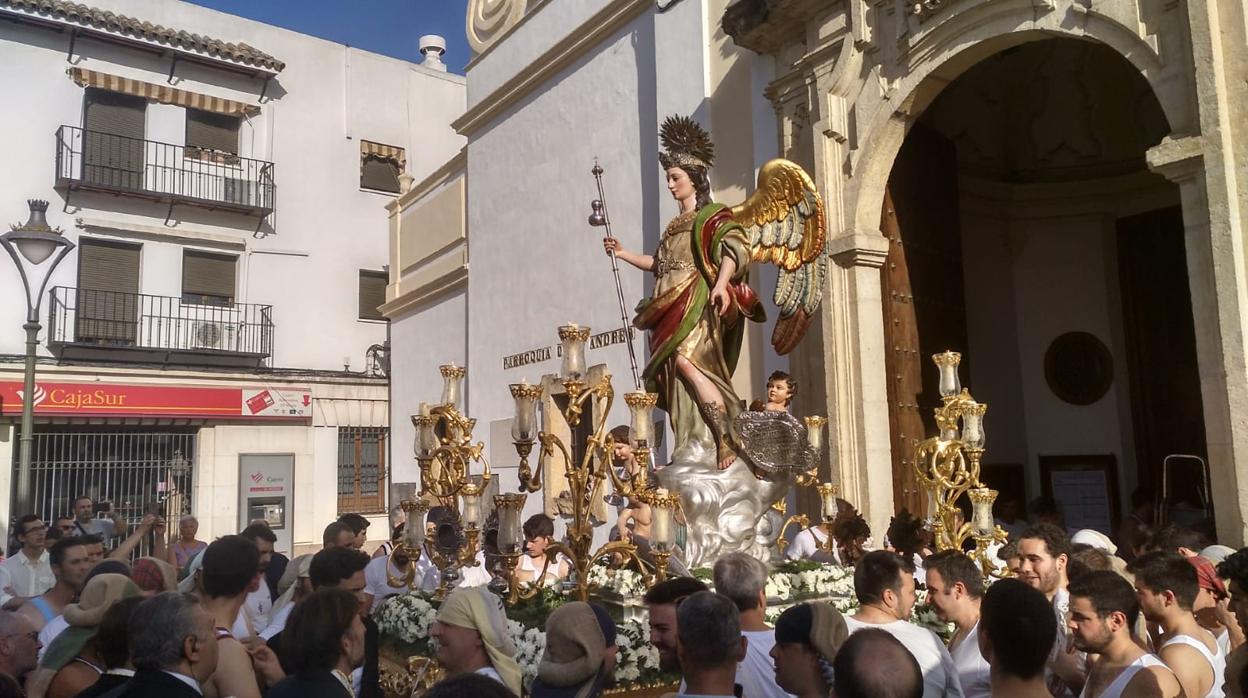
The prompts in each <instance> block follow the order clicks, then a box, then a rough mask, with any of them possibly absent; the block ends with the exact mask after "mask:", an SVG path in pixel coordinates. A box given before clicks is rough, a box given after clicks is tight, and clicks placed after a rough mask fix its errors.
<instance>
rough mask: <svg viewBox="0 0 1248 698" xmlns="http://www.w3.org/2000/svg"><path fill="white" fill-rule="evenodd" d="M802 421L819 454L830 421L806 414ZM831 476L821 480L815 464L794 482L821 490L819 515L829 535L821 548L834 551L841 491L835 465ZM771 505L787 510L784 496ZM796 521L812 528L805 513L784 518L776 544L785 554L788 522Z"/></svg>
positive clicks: (811, 445)
mask: <svg viewBox="0 0 1248 698" xmlns="http://www.w3.org/2000/svg"><path fill="white" fill-rule="evenodd" d="M802 421H804V422H805V423H806V440H807V441H808V442H809V443H810V447H811V448H812V449H813V450H814V452H815V455H816V457H818V454H819V453H820V451H822V450H823V429H824V427H826V426H827V425H828V418H827V417H817V416H810V417H805V418H803V420H802ZM816 462H817V461H816ZM830 476H831V481H830V482H826V483H820V482H819V474H818V472H817V470H815V469H813V468H812V469H811V470H809V471H807V472H804V473H800V474H799V475H798V476H797V478H796V479H795V480H794V482H793V484H795V485H797V486H798V487H814V488H815V490H816V491H817V492H818V493H819V500H820V502H821V506H820V510H821V511H820V514H821V517H820V518H821V519H822V521H821V522H820V523H821V524H822V525H823V526H825V527H826V528H827V529H828V537H827V539H825V541H824V543H823V546H822V548H823V549H824V552H826V553H828V554H829V555H831V554H832V552H833V550H834V549H835V545H836V543H835V542H834V541H833V539H832V522H833V521H834V520H835V519H836V515H837V504H836V500H837V497H838V496H839V495H840V486H839V485H837V484H836V482H837V479H836V469H835V468H833V469H832V472H831V474H830ZM772 508H773V509H775V510H776V511H778V512H779V513H780V515H781V516H783V515H784V514H785V513H787V507H786V506H785V502H784V500H783V499H782V500H780V501H778V502H776V503H775V504H773V505H772ZM793 525H796V526H798V527H799V528H801V529H807V528H810V517H809V516H807V515H805V514H794V515H793V516H790V517H789V518H787V519H785V521H784V524H783V525H782V526H781V527H780V535H779V537H778V538H776V545H777V546H778V547H779V548H780V554H781V555H783V554H784V550H785V548H787V547H789V541H788V538H787V537H786V536H785V533H786V532H787V531H788V529H789V526H793Z"/></svg>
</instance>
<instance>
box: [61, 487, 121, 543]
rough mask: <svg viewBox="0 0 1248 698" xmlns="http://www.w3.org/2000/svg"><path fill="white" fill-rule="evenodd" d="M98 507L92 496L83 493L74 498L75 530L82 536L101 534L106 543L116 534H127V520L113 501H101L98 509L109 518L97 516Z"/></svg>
mask: <svg viewBox="0 0 1248 698" xmlns="http://www.w3.org/2000/svg"><path fill="white" fill-rule="evenodd" d="M96 511H97V507H96V506H95V503H94V502H93V501H91V498H90V497H88V496H86V495H82V496H80V497H78V498H77V499H75V500H74V532H75V533H76V534H77V535H80V536H100V537H101V538H103V539H104V541H105V543H107V542H108V541H109V540H111V539H112V538H114V537H116V536H124V535H126V520H125V519H123V518H122V517H121V516H120V515H119V514H118V513H117V512H116V511H115V510H114V509H113V505H112V503H111V502H100V505H99V507H98V511H100V512H101V513H104V514H106V515H107V516H108V518H106V519H103V518H97V517H96V516H95V512H96Z"/></svg>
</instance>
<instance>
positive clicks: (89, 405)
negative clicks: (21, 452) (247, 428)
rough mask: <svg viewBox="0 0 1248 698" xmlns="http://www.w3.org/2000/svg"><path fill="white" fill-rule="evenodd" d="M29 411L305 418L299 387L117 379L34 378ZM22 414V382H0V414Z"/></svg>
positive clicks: (308, 412) (307, 398)
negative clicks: (212, 385)
mask: <svg viewBox="0 0 1248 698" xmlns="http://www.w3.org/2000/svg"><path fill="white" fill-rule="evenodd" d="M34 401H35V414H36V415H47V416H53V415H56V416H67V417H182V418H200V419H307V418H309V417H311V416H312V393H311V391H309V390H307V389H304V388H281V389H276V388H210V387H203V386H180V385H126V384H121V383H52V382H47V381H37V382H36V383H35V395H34ZM21 413H22V384H21V383H18V382H16V381H9V382H6V381H0V415H4V416H10V415H20V414H21Z"/></svg>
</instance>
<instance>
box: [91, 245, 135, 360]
mask: <svg viewBox="0 0 1248 698" xmlns="http://www.w3.org/2000/svg"><path fill="white" fill-rule="evenodd" d="M140 249H141V248H140V247H139V246H138V245H126V244H122V243H117V242H106V241H103V240H90V239H85V238H84V239H80V240H79V242H78V291H77V315H76V318H75V320H76V340H77V341H80V342H101V343H106V344H133V343H134V339H135V333H136V332H137V331H138V315H139V296H138V293H139V250H140Z"/></svg>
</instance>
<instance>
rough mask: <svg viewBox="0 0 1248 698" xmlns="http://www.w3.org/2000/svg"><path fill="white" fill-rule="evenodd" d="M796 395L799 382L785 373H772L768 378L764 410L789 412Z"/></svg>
mask: <svg viewBox="0 0 1248 698" xmlns="http://www.w3.org/2000/svg"><path fill="white" fill-rule="evenodd" d="M796 395H797V381H795V380H793V377H792V376H790V375H789V374H788V373H785V372H784V371H772V373H771V375H770V376H768V377H767V401H766V402H764V403H763V410H764V411H766V412H788V411H789V405H791V404H792V403H793V398H794V397H795V396H796Z"/></svg>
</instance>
